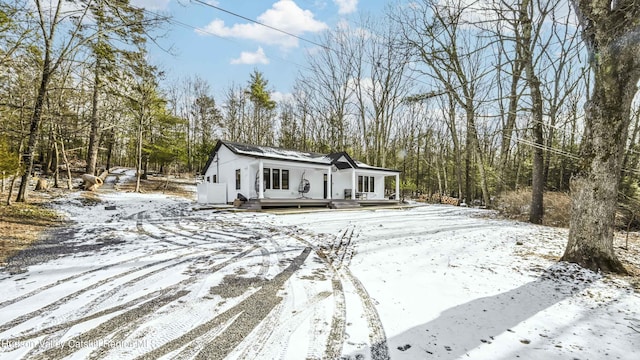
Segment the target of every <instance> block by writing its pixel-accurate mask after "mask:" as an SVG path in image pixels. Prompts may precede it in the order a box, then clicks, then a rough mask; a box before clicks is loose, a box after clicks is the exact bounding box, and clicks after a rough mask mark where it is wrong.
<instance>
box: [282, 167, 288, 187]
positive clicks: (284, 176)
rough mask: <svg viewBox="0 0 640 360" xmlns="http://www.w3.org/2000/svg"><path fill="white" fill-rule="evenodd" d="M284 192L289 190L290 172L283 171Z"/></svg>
mask: <svg viewBox="0 0 640 360" xmlns="http://www.w3.org/2000/svg"><path fill="white" fill-rule="evenodd" d="M282 190H289V170H282Z"/></svg>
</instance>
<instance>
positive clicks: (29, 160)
mask: <svg viewBox="0 0 640 360" xmlns="http://www.w3.org/2000/svg"><path fill="white" fill-rule="evenodd" d="M42 69H43V70H42V77H41V79H40V87H39V88H38V95H37V96H36V102H35V104H34V106H33V114H32V115H31V125H30V126H29V141H28V142H27V148H26V149H25V150H24V152H23V154H22V161H23V163H24V164H25V172H24V174H23V175H22V179H21V181H20V188H19V189H18V196H17V197H16V201H17V202H25V201H26V200H27V185H28V184H29V180H30V179H31V171H32V170H33V153H34V152H35V150H36V143H37V141H38V130H39V128H40V119H41V118H42V107H43V106H44V99H45V96H46V94H47V85H48V84H49V78H50V77H51V60H50V58H49V52H48V51H47V52H45V57H44V63H43V67H42Z"/></svg>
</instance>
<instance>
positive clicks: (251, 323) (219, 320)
mask: <svg viewBox="0 0 640 360" xmlns="http://www.w3.org/2000/svg"><path fill="white" fill-rule="evenodd" d="M310 252H311V248H309V247H307V248H305V249H304V250H303V251H302V253H301V254H300V255H298V256H297V257H296V258H294V259H293V260H292V262H291V264H290V265H289V266H288V267H287V268H286V269H284V270H283V271H282V272H280V273H279V274H278V275H276V276H275V277H274V278H273V279H272V280H269V281H267V282H266V283H265V284H263V286H262V287H261V288H260V290H258V291H256V292H255V293H253V294H252V295H250V296H249V297H248V298H246V299H245V300H243V301H241V302H240V303H238V304H237V305H235V306H233V307H232V308H230V309H228V310H227V311H225V312H223V313H222V314H220V315H218V316H216V317H215V318H213V319H211V320H209V321H207V322H206V323H204V324H201V325H199V326H197V327H196V328H194V329H193V330H191V331H189V332H187V333H186V334H183V335H182V336H180V337H178V338H176V339H174V340H172V341H170V342H168V343H165V344H164V345H162V346H161V347H159V348H157V349H155V350H153V351H150V352H148V353H147V354H145V355H142V356H140V357H138V358H137V359H157V358H159V357H162V356H164V355H166V354H168V353H170V352H172V351H175V350H177V349H179V348H181V347H182V346H184V345H185V344H188V343H189V342H191V341H194V339H196V338H198V337H200V336H201V335H203V334H206V333H208V332H209V331H210V330H211V329H212V328H215V327H218V326H220V325H221V324H223V323H225V322H227V321H229V320H230V319H231V318H232V317H235V316H237V315H238V314H240V315H239V316H238V318H237V319H236V320H235V321H233V322H232V324H231V325H229V327H228V328H227V329H226V330H225V331H224V332H223V333H222V334H221V335H220V336H218V337H216V338H215V340H214V341H212V342H210V343H208V344H207V345H205V346H204V347H203V349H202V350H201V351H200V352H199V353H198V354H197V356H196V359H208V360H215V359H223V358H224V357H225V356H227V354H229V353H230V352H231V351H232V350H233V349H234V348H235V347H236V346H237V345H238V344H239V343H240V341H242V339H243V338H244V337H246V335H248V334H249V333H250V332H251V330H253V329H254V328H255V327H256V326H257V325H258V324H259V323H260V321H262V319H264V318H265V317H266V316H267V315H268V314H269V312H271V310H272V309H273V308H274V307H275V306H276V305H277V304H279V303H280V301H282V298H280V297H279V296H277V292H278V290H279V289H280V287H281V286H282V285H283V284H284V283H285V281H286V280H288V279H289V278H290V277H291V275H292V274H293V273H294V272H295V271H297V270H298V269H299V268H300V266H301V265H302V264H303V263H304V261H305V260H306V258H307V257H308V256H309V253H310Z"/></svg>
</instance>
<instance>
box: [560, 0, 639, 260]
mask: <svg viewBox="0 0 640 360" xmlns="http://www.w3.org/2000/svg"><path fill="white" fill-rule="evenodd" d="M573 4H574V6H575V8H576V12H577V15H578V18H579V20H580V25H581V27H582V38H583V41H584V42H585V43H586V46H587V49H588V52H589V57H590V59H589V64H590V66H591V71H592V73H593V78H594V83H593V93H592V94H591V97H590V98H589V100H588V105H587V111H586V115H585V137H586V138H585V139H584V141H583V143H582V148H581V158H582V162H581V164H580V165H581V166H580V173H579V174H578V175H577V176H575V177H574V178H573V180H572V181H571V204H572V207H571V220H570V229H569V241H568V243H567V248H566V250H565V253H564V255H563V256H562V260H564V261H570V262H575V263H578V264H580V265H581V266H583V267H586V268H589V269H592V270H602V271H607V272H618V273H625V272H626V270H625V268H624V267H623V266H622V263H621V262H620V261H619V260H618V258H617V257H616V255H615V253H614V249H613V229H614V219H615V212H616V204H617V196H618V188H619V182H620V176H621V175H620V172H621V165H622V161H623V157H624V147H625V143H626V140H627V134H628V129H629V123H630V119H631V105H632V102H633V99H634V97H635V96H636V94H637V91H638V88H637V86H638V80H640V57H638V54H639V53H640V3H638V2H637V1H635V0H618V1H613V0H609V1H602V0H575V1H574V2H573Z"/></svg>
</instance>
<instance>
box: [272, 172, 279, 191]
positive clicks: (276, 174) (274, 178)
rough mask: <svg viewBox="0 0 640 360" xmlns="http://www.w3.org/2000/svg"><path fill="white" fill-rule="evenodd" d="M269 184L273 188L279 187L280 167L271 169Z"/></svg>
mask: <svg viewBox="0 0 640 360" xmlns="http://www.w3.org/2000/svg"><path fill="white" fill-rule="evenodd" d="M271 178H272V181H271V185H273V188H274V189H276V190H277V189H280V169H273V170H271Z"/></svg>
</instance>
